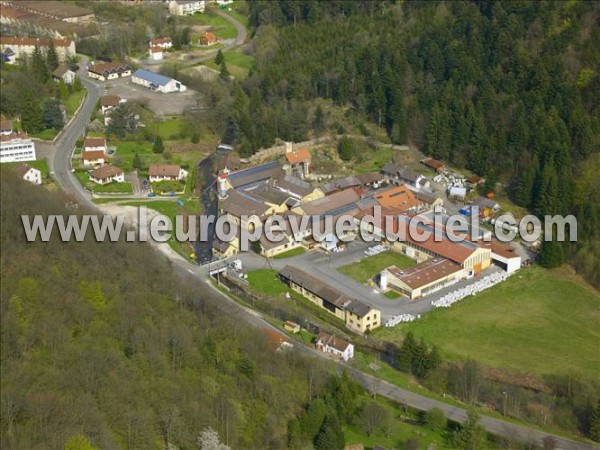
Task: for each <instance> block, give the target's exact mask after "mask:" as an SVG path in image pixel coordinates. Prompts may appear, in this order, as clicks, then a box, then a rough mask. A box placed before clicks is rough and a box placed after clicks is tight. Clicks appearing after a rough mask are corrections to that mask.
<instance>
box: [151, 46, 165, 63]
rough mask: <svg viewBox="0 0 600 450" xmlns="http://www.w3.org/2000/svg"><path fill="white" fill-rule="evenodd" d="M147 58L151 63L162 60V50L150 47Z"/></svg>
mask: <svg viewBox="0 0 600 450" xmlns="http://www.w3.org/2000/svg"><path fill="white" fill-rule="evenodd" d="M148 56H149V57H150V59H151V60H152V61H160V60H162V59H163V58H164V55H163V49H162V48H160V47H150V48H149V49H148Z"/></svg>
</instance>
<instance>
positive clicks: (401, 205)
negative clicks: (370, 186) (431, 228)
mask: <svg viewBox="0 0 600 450" xmlns="http://www.w3.org/2000/svg"><path fill="white" fill-rule="evenodd" d="M373 198H374V199H375V201H377V204H378V205H379V206H381V208H382V209H383V210H384V211H387V212H388V213H389V214H404V213H407V212H408V213H418V212H420V211H422V210H423V209H429V206H428V205H427V204H426V203H425V202H423V201H422V200H420V199H418V198H417V196H416V195H415V194H414V193H413V191H411V190H410V189H409V188H408V187H407V186H406V185H404V184H402V185H400V186H394V187H392V188H389V189H385V190H383V191H380V192H377V193H376V194H375V195H373Z"/></svg>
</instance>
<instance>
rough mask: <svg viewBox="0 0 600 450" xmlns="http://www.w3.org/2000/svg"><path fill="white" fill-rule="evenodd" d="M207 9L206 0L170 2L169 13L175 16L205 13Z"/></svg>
mask: <svg viewBox="0 0 600 450" xmlns="http://www.w3.org/2000/svg"><path fill="white" fill-rule="evenodd" d="M205 8H206V2H205V1H204V0H171V1H170V2H169V13H171V15H173V16H187V15H189V14H195V13H197V12H201V13H203V12H204V9H205Z"/></svg>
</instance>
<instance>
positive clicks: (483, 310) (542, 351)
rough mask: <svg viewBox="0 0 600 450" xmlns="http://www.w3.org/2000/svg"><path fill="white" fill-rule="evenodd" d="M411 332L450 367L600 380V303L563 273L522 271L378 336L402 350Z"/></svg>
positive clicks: (588, 289) (594, 293)
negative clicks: (469, 364)
mask: <svg viewBox="0 0 600 450" xmlns="http://www.w3.org/2000/svg"><path fill="white" fill-rule="evenodd" d="M409 330H410V331H413V332H414V333H415V335H416V336H417V337H418V338H421V337H423V338H424V339H425V340H426V341H427V342H430V343H432V344H436V345H437V346H438V347H439V348H440V350H441V352H442V354H443V356H444V357H446V358H449V359H452V360H464V359H466V358H473V359H476V360H477V361H480V362H481V363H483V364H484V365H487V366H490V367H495V368H501V369H509V370H514V371H518V372H526V373H531V374H534V375H544V374H551V373H563V372H568V371H579V372H582V373H585V374H588V375H591V376H594V377H596V378H597V377H598V376H600V366H599V365H598V356H599V351H600V350H599V342H600V295H599V294H598V292H597V291H595V290H593V289H592V288H591V287H588V286H585V285H583V284H581V282H578V281H575V280H573V279H571V278H569V277H568V276H567V275H565V274H564V273H561V272H558V271H547V270H544V269H541V268H539V267H533V268H530V269H525V270H522V271H520V272H518V273H517V274H516V275H514V276H512V277H511V278H510V279H509V280H507V281H505V282H503V283H501V284H499V285H498V286H495V287H493V288H491V289H489V290H488V291H485V292H482V293H480V294H478V295H477V296H476V297H471V298H468V299H465V300H463V301H461V302H460V303H457V304H456V305H454V306H452V307H451V308H447V309H446V308H440V309H435V310H433V311H431V312H429V313H427V314H426V315H425V316H424V317H423V318H422V319H421V320H419V321H417V322H412V323H409V324H401V325H398V326H397V327H395V328H392V329H380V330H376V331H375V333H374V335H375V336H376V337H377V338H378V339H383V340H390V341H395V342H400V341H401V340H402V336H404V335H405V333H406V332H408V331H409Z"/></svg>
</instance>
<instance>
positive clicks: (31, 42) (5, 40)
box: [0, 36, 73, 47]
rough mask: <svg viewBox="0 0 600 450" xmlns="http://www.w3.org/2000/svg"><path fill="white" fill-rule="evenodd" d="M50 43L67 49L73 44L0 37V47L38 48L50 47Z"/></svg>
mask: <svg viewBox="0 0 600 450" xmlns="http://www.w3.org/2000/svg"><path fill="white" fill-rule="evenodd" d="M50 41H52V43H53V44H54V46H55V47H69V46H70V45H71V44H72V43H73V41H72V40H70V39H48V38H33V37H8V36H0V44H2V45H13V46H17V45H34V46H35V45H38V46H40V47H47V46H49V45H50Z"/></svg>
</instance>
